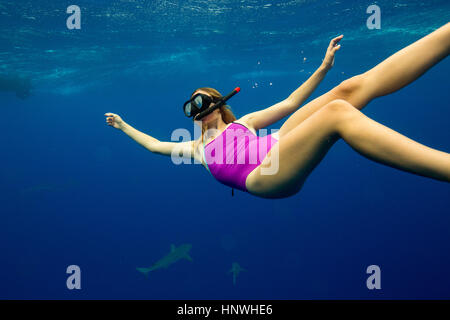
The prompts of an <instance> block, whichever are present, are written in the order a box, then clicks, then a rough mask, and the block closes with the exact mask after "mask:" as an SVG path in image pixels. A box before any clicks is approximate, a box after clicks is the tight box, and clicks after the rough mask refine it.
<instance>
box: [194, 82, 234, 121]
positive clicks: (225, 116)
mask: <svg viewBox="0 0 450 320" xmlns="http://www.w3.org/2000/svg"><path fill="white" fill-rule="evenodd" d="M198 90H201V91H204V92H206V93H208V94H209V95H210V96H211V97H213V100H214V101H213V102H216V101H217V100H218V99H220V98H222V95H221V94H220V92H219V91H217V90H216V89H214V88H208V87H203V88H198V89H196V90H195V91H194V92H192V94H191V96H192V95H193V94H194V93H195V92H197V91H198ZM219 110H220V114H221V115H222V120H223V122H225V123H226V124H228V123H231V122H233V121H235V120H236V117H235V116H234V114H233V112H232V111H231V107H230V106H229V105H223V106H221V107H220V108H219Z"/></svg>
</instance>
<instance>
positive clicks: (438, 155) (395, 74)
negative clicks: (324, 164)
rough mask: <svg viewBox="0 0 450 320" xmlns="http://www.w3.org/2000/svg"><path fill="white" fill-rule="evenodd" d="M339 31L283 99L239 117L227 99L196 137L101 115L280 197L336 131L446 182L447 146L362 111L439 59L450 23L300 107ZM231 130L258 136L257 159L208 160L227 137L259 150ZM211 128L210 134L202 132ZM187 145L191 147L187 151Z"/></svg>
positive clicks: (240, 148) (254, 190)
mask: <svg viewBox="0 0 450 320" xmlns="http://www.w3.org/2000/svg"><path fill="white" fill-rule="evenodd" d="M342 37H343V36H342V35H341V36H339V37H337V38H335V39H333V40H331V42H330V45H329V47H328V49H327V53H326V55H325V59H324V61H323V63H322V65H321V66H320V67H319V69H318V70H317V71H316V72H314V74H313V75H312V76H311V77H310V78H309V79H308V80H307V81H306V82H305V83H304V84H302V85H301V86H300V87H299V88H298V89H297V90H295V91H294V92H293V93H292V94H291V95H290V96H289V97H288V98H286V99H285V100H283V101H281V102H279V103H277V104H275V105H273V106H271V107H269V108H267V109H263V110H260V111H256V112H253V113H250V114H247V115H245V116H243V117H242V118H240V119H238V120H237V121H234V120H235V117H234V116H233V114H232V113H231V111H230V110H229V108H227V106H221V107H220V108H219V109H216V110H214V111H213V112H212V113H210V114H209V115H207V116H206V117H204V118H202V121H201V126H202V135H201V137H200V138H199V139H198V140H195V141H189V142H180V143H175V142H161V141H159V140H157V139H155V138H153V137H150V136H148V135H146V134H144V133H142V132H139V131H137V130H136V129H134V128H132V127H131V126H129V125H128V124H127V123H125V122H124V121H123V120H122V119H121V118H120V116H118V115H116V114H113V113H106V114H105V116H106V117H107V118H106V122H107V124H108V125H110V126H113V127H114V128H116V129H120V130H122V131H123V132H125V133H126V134H127V135H129V136H130V137H131V138H133V139H134V140H135V141H137V142H138V143H139V144H141V145H143V146H144V147H146V148H147V149H148V150H150V151H152V152H155V153H159V154H164V155H171V154H172V152H173V151H175V150H178V151H179V150H181V152H182V153H183V154H191V157H192V158H193V159H196V160H198V161H201V162H202V163H203V165H204V166H205V168H207V169H209V171H210V172H211V174H212V175H213V176H214V177H215V178H216V179H217V180H219V181H220V182H222V183H224V184H226V185H228V186H231V187H233V188H238V189H241V190H243V191H247V192H249V193H251V194H253V195H256V196H259V197H263V198H284V197H289V196H292V195H294V194H296V193H297V192H298V191H299V190H300V189H301V187H302V185H303V184H304V182H305V180H306V178H307V177H308V175H309V174H310V173H311V171H312V170H313V169H314V168H315V167H316V166H317V165H318V163H319V162H320V161H321V160H322V159H323V157H324V156H325V154H326V153H327V151H328V150H329V149H330V147H331V146H332V145H333V144H334V143H335V142H336V141H337V140H338V139H340V138H342V139H343V140H344V141H345V142H346V143H348V144H349V145H350V146H351V147H352V148H353V149H355V150H356V151H357V152H359V153H360V154H362V155H363V156H365V157H367V158H369V159H372V160H374V161H377V162H380V163H383V164H385V165H388V166H391V167H395V168H397V169H400V170H404V171H408V172H411V173H415V174H418V175H422V176H425V177H430V178H434V179H437V180H442V181H447V182H448V181H450V154H449V153H446V152H441V151H438V150H434V149H431V148H428V147H426V146H424V145H421V144H419V143H417V142H415V141H413V140H410V139H408V138H407V137H405V136H403V135H401V134H399V133H397V132H395V131H393V130H391V129H389V128H387V127H385V126H383V125H381V124H379V123H377V122H375V121H373V120H371V119H369V118H368V117H366V116H365V115H364V114H362V113H361V111H360V110H361V109H362V108H364V107H365V106H366V105H367V104H368V103H369V102H370V101H371V100H372V99H374V98H376V97H379V96H383V95H386V94H389V93H392V92H394V91H397V90H399V89H401V88H402V87H404V86H406V85H408V84H409V83H411V82H412V81H414V80H415V79H417V78H418V77H420V76H421V75H422V74H423V73H425V72H426V71H427V70H428V69H429V68H431V67H432V66H433V65H434V64H436V63H438V62H439V61H440V60H442V59H444V58H445V57H446V56H447V55H448V54H449V51H450V23H447V24H446V25H444V26H442V27H441V28H439V29H437V30H435V31H434V32H432V33H431V34H429V35H427V36H425V37H424V38H422V39H420V40H418V41H416V42H415V43H413V44H411V45H409V46H408V47H406V48H404V49H402V50H400V51H399V52H397V53H395V54H394V55H392V56H390V57H389V58H388V59H386V60H384V61H383V62H382V63H380V64H378V65H377V66H375V67H374V68H372V69H371V70H369V71H367V72H365V73H363V74H360V75H357V76H355V77H352V78H350V79H347V80H345V81H343V82H342V83H340V84H339V85H338V86H337V87H335V88H334V89H332V90H331V91H329V92H327V93H325V94H323V95H322V96H320V97H318V98H316V99H314V100H313V101H311V102H309V103H307V104H306V105H305V106H303V107H302V108H300V109H298V108H299V106H300V105H301V104H302V103H303V102H304V101H305V100H306V99H307V98H308V97H309V95H310V94H311V93H312V92H313V91H314V89H315V88H316V87H317V85H318V84H319V83H320V81H321V80H322V79H323V78H324V76H325V74H326V72H327V71H328V70H329V69H330V68H331V67H332V66H333V63H334V55H335V52H336V51H337V50H339V48H340V45H338V43H339V41H340V40H341V39H342ZM197 94H202V95H203V97H204V98H205V99H206V98H208V97H209V98H211V100H212V103H211V104H210V108H211V107H213V106H214V103H213V102H217V101H219V99H220V98H221V95H220V94H219V93H218V92H217V91H216V90H214V89H212V88H200V89H197V90H196V91H195V92H194V93H193V95H192V96H196V95H197ZM192 96H191V97H192ZM191 99H192V98H191ZM297 109H298V110H297ZM290 114H292V115H291V116H290V117H289V118H288V119H287V120H286V121H285V122H284V124H283V125H282V127H281V128H280V130H279V131H278V132H277V134H273V135H269V136H266V137H263V138H262V137H256V136H255V135H254V134H251V133H252V132H255V131H256V130H258V129H261V128H265V127H267V126H269V125H271V124H273V123H275V122H277V121H279V120H281V119H282V118H284V117H286V116H287V115H290ZM210 129H216V130H210ZM236 130H239V131H240V132H241V133H240V135H247V136H249V134H250V135H251V136H252V137H253V138H252V139H253V140H255V141H256V142H258V143H259V142H261V141H263V142H264V143H265V145H267V148H262V151H261V150H258V152H259V155H261V154H262V155H263V157H261V158H260V159H258V161H257V162H256V163H236V161H235V162H234V163H231V164H228V163H223V162H222V163H214V161H210V160H211V159H213V158H214V153H217V152H218V151H220V152H221V150H222V148H225V147H228V146H229V144H230V143H231V145H232V148H234V150H233V151H234V152H237V153H238V156H239V153H245V152H248V153H249V154H250V155H252V154H255V153H257V151H255V148H256V147H255V146H256V145H255V144H254V143H252V142H250V143H249V142H243V143H238V145H237V147H236V144H235V143H234V142H233V141H234V140H231V139H229V140H228V143H227V142H226V137H227V135H228V133H229V131H236ZM211 131H216V133H215V134H212V135H211V134H208V132H211ZM224 133H226V134H224ZM219 137H220V139H219ZM215 138H217V139H215ZM224 141H225V142H224ZM246 141H248V140H246ZM211 146H212V147H211ZM233 146H234V147H233ZM252 147H253V149H252ZM192 149H193V150H194V152H191V150H192ZM211 149H214V150H211ZM260 149H261V148H260ZM226 152H228V149H227V150H226ZM222 156H223V159H225V153H222V155H221V156H220V157H219V158H221V157H222ZM221 159H222V158H221ZM245 159H246V160H248V157H247V156H245ZM213 160H214V159H213ZM234 160H236V157H235V158H234ZM272 162H277V166H276V167H277V170H276V171H275V172H272V173H270V174H267V173H264V169H265V168H266V169H267V168H269V167H271V166H272V165H273V163H272Z"/></svg>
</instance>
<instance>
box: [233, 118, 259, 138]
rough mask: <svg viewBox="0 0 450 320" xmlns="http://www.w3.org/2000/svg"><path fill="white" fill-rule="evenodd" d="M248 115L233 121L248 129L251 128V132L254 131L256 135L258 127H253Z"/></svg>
mask: <svg viewBox="0 0 450 320" xmlns="http://www.w3.org/2000/svg"><path fill="white" fill-rule="evenodd" d="M247 116H248V115H245V116H243V117H241V118H239V119H237V120H234V121H233V123H237V124H240V125H242V126H244V127H246V128H247V129H248V130H250V131H251V132H253V133H254V134H255V135H256V129H255V128H253V126H252V125H251V124H250V122H249V121H248V119H249V118H248V117H247Z"/></svg>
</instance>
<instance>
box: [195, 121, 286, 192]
mask: <svg viewBox="0 0 450 320" xmlns="http://www.w3.org/2000/svg"><path fill="white" fill-rule="evenodd" d="M276 142H277V139H275V138H273V137H272V135H267V136H264V137H258V136H256V135H255V134H254V133H253V132H252V131H250V130H249V129H248V128H247V127H246V126H244V125H243V124H240V123H235V122H233V123H232V124H231V125H229V126H228V127H227V128H226V129H225V130H224V131H223V132H222V133H221V134H219V135H218V136H217V137H216V138H214V139H213V140H212V141H210V142H209V143H207V144H206V145H204V160H205V163H206V165H207V167H208V170H209V172H210V173H211V174H212V175H213V177H214V178H216V179H217V180H218V181H219V182H221V183H223V184H224V185H227V186H229V187H232V188H236V189H239V190H242V191H247V187H246V186H245V181H246V180H247V176H248V175H249V174H250V172H252V171H253V170H254V169H255V168H256V167H258V166H259V165H260V164H261V162H262V161H263V160H264V157H265V156H266V154H267V153H268V152H269V151H270V149H271V148H272V146H273V145H274V144H275V143H276Z"/></svg>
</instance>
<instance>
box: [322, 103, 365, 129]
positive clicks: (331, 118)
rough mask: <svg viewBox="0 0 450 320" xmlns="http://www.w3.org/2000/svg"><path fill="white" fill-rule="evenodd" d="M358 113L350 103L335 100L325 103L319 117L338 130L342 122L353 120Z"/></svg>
mask: <svg viewBox="0 0 450 320" xmlns="http://www.w3.org/2000/svg"><path fill="white" fill-rule="evenodd" d="M358 113H360V111H359V110H357V109H356V108H355V107H354V106H353V105H352V104H351V103H349V102H348V101H346V100H343V99H336V100H333V101H331V102H329V103H327V104H326V105H325V106H324V107H323V108H322V110H321V114H320V116H322V117H323V118H324V121H327V122H329V123H330V125H331V126H332V127H333V128H336V129H337V128H338V126H339V125H341V124H342V123H344V122H347V121H349V120H351V119H352V118H354V116H355V115H357V114H358Z"/></svg>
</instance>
